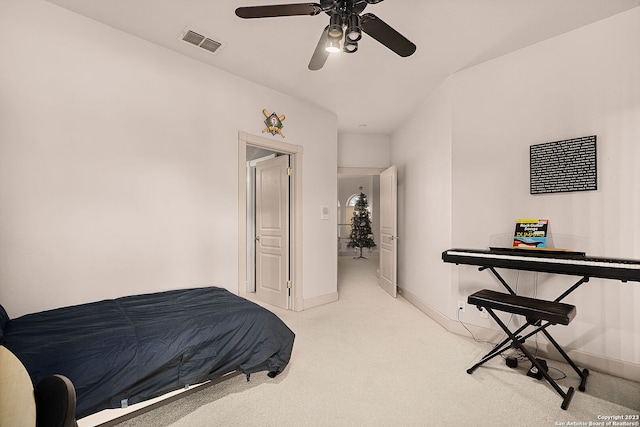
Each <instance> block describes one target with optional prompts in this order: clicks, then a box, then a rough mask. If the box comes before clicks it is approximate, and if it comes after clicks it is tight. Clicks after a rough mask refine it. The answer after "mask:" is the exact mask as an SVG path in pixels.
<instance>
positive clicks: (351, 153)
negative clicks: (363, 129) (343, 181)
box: [338, 133, 391, 168]
mask: <svg viewBox="0 0 640 427" xmlns="http://www.w3.org/2000/svg"><path fill="white" fill-rule="evenodd" d="M390 159H391V136H390V135H383V134H354V133H341V134H340V135H339V136H338V167H340V168H386V167H389V166H390V165H391V164H390Z"/></svg>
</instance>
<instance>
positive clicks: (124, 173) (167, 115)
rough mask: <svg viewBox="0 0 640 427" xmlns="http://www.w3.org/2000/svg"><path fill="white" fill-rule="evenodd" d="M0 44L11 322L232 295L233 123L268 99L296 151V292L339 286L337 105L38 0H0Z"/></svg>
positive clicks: (4, 267) (248, 126)
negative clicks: (129, 302) (324, 215)
mask: <svg viewBox="0 0 640 427" xmlns="http://www.w3.org/2000/svg"><path fill="white" fill-rule="evenodd" d="M0 52H2V65H1V66H0V302H1V303H2V304H3V306H5V307H6V309H7V311H8V312H9V314H10V316H12V317H15V316H18V315H21V314H24V313H27V312H33V311H38V310H42V309H47V308H52V307H58V306H63V305H68V304H74V303H81V302H86V301H92V300H97V299H101V298H107V297H117V296H121V295H127V294H134V293H140V292H151V291H158V290H164V289H170V288H183V287H193V286H204V285H217V286H221V287H225V288H228V289H230V290H233V291H237V290H238V215H237V206H238V202H237V198H238V188H237V179H236V177H237V176H238V172H237V163H238V162H237V155H238V154H237V152H238V131H246V132H249V133H253V134H257V135H261V130H262V128H263V127H264V124H263V123H262V121H263V120H264V116H263V115H262V109H263V108H267V109H268V110H270V111H276V112H278V114H285V115H286V116H287V120H286V122H285V123H284V126H285V127H284V133H285V135H286V140H285V142H288V143H290V144H296V145H302V146H303V149H304V154H303V159H304V160H303V161H304V164H303V174H304V178H303V186H304V200H303V237H304V239H305V244H304V257H305V259H304V261H303V265H304V271H303V281H304V297H305V298H313V297H316V296H319V295H327V294H335V292H336V290H337V289H336V288H337V285H336V275H337V261H336V257H335V228H334V227H335V225H334V224H335V223H336V210H335V208H334V207H335V205H336V203H335V200H336V199H337V178H336V168H337V160H336V159H337V130H336V129H337V118H336V116H335V115H334V114H333V113H329V112H327V111H324V110H321V109H319V108H318V107H316V106H313V105H310V104H307V103H304V102H300V101H297V100H295V99H292V98H291V97H288V96H285V95H283V94H281V93H278V92H275V91H272V90H269V89H266V88H264V87H261V86H259V85H257V84H253V83H250V82H247V81H244V80H241V79H239V78H237V77H235V76H232V75H230V74H227V73H224V72H222V71H219V70H217V69H215V68H212V67H210V66H206V65H204V64H201V63H198V62H196V61H193V60H191V59H187V58H184V57H182V56H181V55H178V54H176V53H174V52H171V51H169V50H166V49H164V48H161V47H158V46H155V45H153V44H150V43H147V42H145V41H143V40H140V39H137V38H134V37H131V36H129V35H127V34H125V33H122V32H120V31H117V30H114V29H111V28H109V27H106V26H104V25H102V24H99V23H97V22H95V21H92V20H89V19H86V18H84V17H82V16H80V15H77V14H75V13H72V12H69V11H67V10H65V9H62V8H59V7H58V6H55V5H52V4H50V3H47V2H44V1H41V0H29V1H23V0H3V1H2V2H1V3H0ZM318 120H321V121H322V122H323V123H325V124H326V126H323V127H322V128H321V129H319V128H317V126H315V123H317V121H318ZM263 136H264V135H263ZM268 137H271V135H269V136H268ZM273 138H275V139H278V140H281V137H280V136H278V135H275V136H273ZM322 205H327V206H330V207H331V208H332V211H331V217H332V218H331V221H322V222H321V220H320V215H319V212H320V206H322Z"/></svg>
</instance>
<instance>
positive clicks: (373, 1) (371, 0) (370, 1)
mask: <svg viewBox="0 0 640 427" xmlns="http://www.w3.org/2000/svg"><path fill="white" fill-rule="evenodd" d="M365 1H366V2H367V3H369V4H376V3H380V2H381V1H383V0H365Z"/></svg>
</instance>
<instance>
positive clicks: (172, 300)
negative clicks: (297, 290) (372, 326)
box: [0, 287, 295, 418]
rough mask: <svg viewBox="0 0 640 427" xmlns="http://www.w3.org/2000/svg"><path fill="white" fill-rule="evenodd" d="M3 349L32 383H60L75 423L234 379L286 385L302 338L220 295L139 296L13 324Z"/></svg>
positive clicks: (208, 290)
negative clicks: (56, 379)
mask: <svg viewBox="0 0 640 427" xmlns="http://www.w3.org/2000/svg"><path fill="white" fill-rule="evenodd" d="M0 321H1V324H0V326H2V329H0V331H1V333H0V343H1V344H2V345H3V346H5V347H6V348H7V349H9V350H10V351H11V352H12V353H13V354H15V355H16V357H17V358H18V359H19V360H20V361H21V362H22V364H23V365H24V366H25V368H26V370H27V372H28V373H29V376H30V377H31V381H32V383H33V384H34V386H35V385H37V384H38V383H39V382H40V381H41V380H42V379H43V378H45V377H47V376H50V375H53V374H61V375H64V376H66V377H67V378H69V379H70V380H71V381H72V383H73V385H74V387H75V389H76V395H77V406H76V417H78V418H81V417H84V416H87V415H90V414H92V413H95V412H98V411H101V410H103V409H107V408H120V407H122V406H125V405H130V404H134V403H138V402H141V401H144V400H147V399H150V398H153V397H157V396H160V395H163V394H165V393H167V392H169V391H173V390H177V389H180V388H183V387H185V386H187V385H192V384H197V383H201V382H203V381H206V380H212V379H216V378H220V377H222V376H223V375H225V374H228V373H230V372H233V371H241V372H243V373H244V374H246V375H251V374H253V373H256V372H260V371H267V372H268V375H269V376H270V377H274V376H276V375H278V374H279V373H280V372H282V370H283V369H284V368H285V367H286V366H287V364H288V363H289V360H290V357H291V351H292V348H293V342H294V338H295V335H294V333H293V332H292V331H291V330H290V329H289V328H288V327H287V326H286V325H285V324H284V323H283V322H282V320H280V319H279V318H278V317H277V316H276V315H275V314H273V313H272V312H270V311H269V310H267V309H265V308H263V307H260V306H259V305H257V304H255V303H253V302H251V301H248V300H246V299H244V298H241V297H238V296H236V295H234V294H232V293H231V292H229V291H227V290H226V289H222V288H217V287H205V288H193V289H181V290H173V291H167V292H159V293H153V294H144V295H134V296H127V297H122V298H117V299H111V300H104V301H99V302H93V303H88V304H81V305H76V306H70V307H63V308H58V309H54V310H48V311H43V312H39V313H33V314H27V315H24V316H21V317H18V318H15V319H9V318H8V316H7V315H6V312H5V311H4V309H2V308H1V307H0Z"/></svg>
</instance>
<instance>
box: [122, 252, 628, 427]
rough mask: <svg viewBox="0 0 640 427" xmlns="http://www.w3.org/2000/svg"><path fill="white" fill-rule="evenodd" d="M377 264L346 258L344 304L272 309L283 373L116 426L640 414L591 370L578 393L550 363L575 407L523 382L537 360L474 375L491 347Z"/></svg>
mask: <svg viewBox="0 0 640 427" xmlns="http://www.w3.org/2000/svg"><path fill="white" fill-rule="evenodd" d="M376 261H377V260H375V259H371V260H354V259H352V258H351V257H340V260H339V278H338V291H339V294H340V299H339V301H337V302H336V303H333V304H328V305H325V306H321V307H316V308H313V309H310V310H306V311H303V312H299V313H295V312H290V311H286V310H279V309H275V308H273V307H269V308H270V309H271V310H272V311H274V312H275V313H276V314H277V315H278V316H279V317H280V318H281V319H282V320H283V321H284V322H285V323H286V324H287V325H288V326H289V327H290V328H291V329H292V330H293V331H294V332H295V333H296V341H295V344H294V351H293V355H292V359H291V362H290V364H289V366H288V367H287V368H286V370H285V371H284V372H283V373H282V374H281V375H280V376H278V377H276V378H275V379H271V378H268V377H267V376H266V373H259V374H254V375H252V376H251V381H250V382H246V380H245V378H244V376H243V375H240V376H237V377H234V378H232V379H230V380H228V381H225V382H223V383H221V384H217V385H215V386H212V387H209V388H207V389H205V390H202V391H199V392H196V393H193V394H192V395H189V396H186V397H184V398H182V399H180V400H178V401H175V402H172V403H169V404H167V405H165V406H162V407H160V408H158V409H155V410H153V411H151V412H148V413H146V414H142V415H140V416H138V417H136V418H133V419H131V420H127V421H125V422H123V423H121V424H119V425H120V426H122V427H146V426H153V427H162V426H171V427H192V426H214V425H215V426H560V425H590V424H589V423H592V424H591V425H597V424H595V423H598V422H601V421H602V422H603V424H602V425H606V421H604V420H603V417H608V416H625V415H631V416H637V415H638V414H639V413H640V383H637V382H633V381H628V380H624V379H621V378H616V377H612V376H609V375H605V374H601V373H598V372H591V375H590V376H589V379H588V382H587V390H586V392H584V393H583V392H579V391H578V390H577V388H578V385H579V383H580V381H579V379H578V376H577V375H576V374H575V373H574V372H573V370H572V369H571V368H570V367H569V366H568V365H566V364H563V363H559V362H554V361H549V366H550V367H551V369H550V373H551V375H552V377H554V378H559V377H561V376H562V373H565V374H566V375H567V378H565V379H561V380H559V381H558V383H559V384H560V386H561V387H562V388H563V389H564V390H566V389H567V388H568V387H570V386H573V387H574V388H575V389H576V393H575V395H574V398H573V401H572V402H571V405H570V406H569V409H568V410H566V411H565V410H562V409H561V408H560V404H561V403H562V399H561V397H560V396H559V395H558V394H557V393H556V391H555V390H553V389H552V388H551V387H550V386H549V385H548V384H547V383H546V381H544V380H543V381H539V380H535V379H533V378H531V377H527V376H526V375H525V373H526V371H527V369H528V367H529V365H530V364H529V363H528V362H526V363H525V362H523V363H521V364H520V366H519V367H518V368H517V369H511V368H509V367H507V366H506V365H505V364H504V360H503V359H502V358H500V357H497V358H495V359H493V360H492V361H491V362H489V363H487V364H485V365H484V366H482V367H480V368H479V369H478V370H477V371H475V372H474V374H473V375H469V374H467V373H466V369H467V368H468V367H470V366H472V365H473V364H474V363H475V362H476V361H477V360H479V358H480V357H481V356H483V355H484V354H485V353H486V352H488V351H489V350H490V349H491V345H490V344H488V343H478V342H475V341H474V340H473V339H471V338H467V337H462V336H458V335H455V334H452V333H450V332H448V331H446V330H445V329H443V328H442V327H441V326H440V325H438V324H437V323H436V322H435V321H433V320H432V319H430V318H429V317H428V316H426V315H425V314H424V313H422V312H420V311H419V310H418V309H417V308H415V307H414V306H413V305H411V304H410V303H409V302H407V301H406V300H405V299H404V298H402V297H398V298H395V299H394V298H392V297H390V296H389V295H387V294H386V293H385V292H384V291H383V290H382V289H381V288H380V287H379V286H378V284H377V282H378V278H377V276H376V267H377V264H376ZM619 421H623V420H619ZM631 421H634V420H631ZM635 422H637V419H636V420H635ZM582 423H584V424H582ZM609 425H613V424H609ZM619 425H622V424H619ZM630 425H633V424H630ZM635 425H638V424H635Z"/></svg>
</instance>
